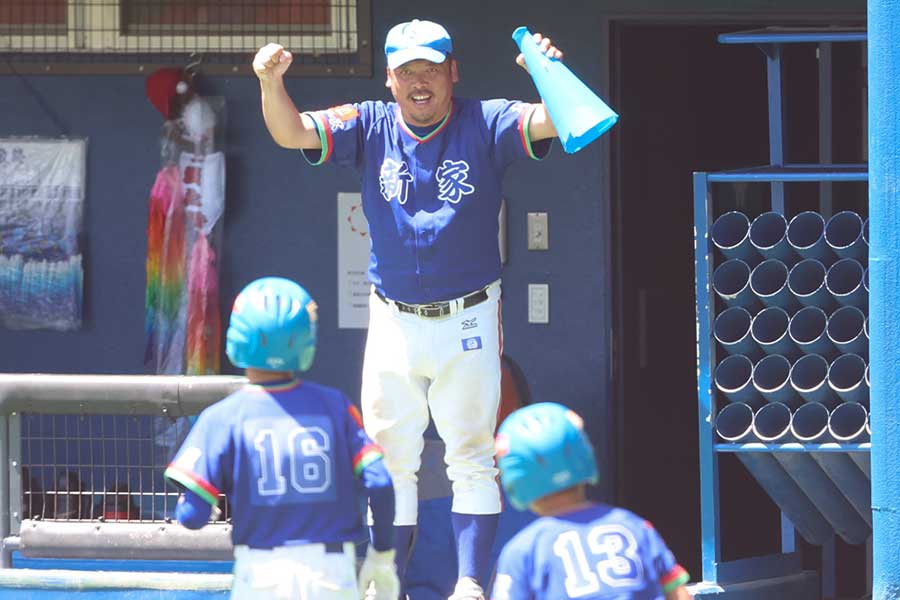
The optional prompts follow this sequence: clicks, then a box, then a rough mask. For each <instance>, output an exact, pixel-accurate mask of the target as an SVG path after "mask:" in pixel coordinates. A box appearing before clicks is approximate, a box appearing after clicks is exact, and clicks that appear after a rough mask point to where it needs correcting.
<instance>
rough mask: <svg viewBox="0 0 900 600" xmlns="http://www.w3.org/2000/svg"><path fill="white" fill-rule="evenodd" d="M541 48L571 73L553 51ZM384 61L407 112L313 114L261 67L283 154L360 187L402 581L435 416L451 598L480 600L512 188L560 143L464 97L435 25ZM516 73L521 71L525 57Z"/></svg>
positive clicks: (366, 391) (490, 519) (278, 53)
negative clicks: (505, 225)
mask: <svg viewBox="0 0 900 600" xmlns="http://www.w3.org/2000/svg"><path fill="white" fill-rule="evenodd" d="M535 39H536V41H538V43H539V44H540V48H541V50H542V51H543V52H544V53H545V54H547V55H548V56H550V57H553V58H561V56H562V53H561V52H560V51H559V50H558V49H557V48H555V47H553V46H552V45H551V42H550V40H549V39H548V38H542V37H541V36H540V34H535ZM385 55H386V57H387V69H386V75H387V80H386V82H385V85H386V86H387V87H388V88H390V90H391V93H392V94H393V97H394V100H395V101H396V102H391V103H384V102H381V101H365V102H360V103H355V104H345V105H342V106H337V107H333V108H330V109H327V110H320V111H312V112H303V113H301V112H299V111H298V110H297V108H296V107H295V105H294V103H293V101H292V100H291V98H290V97H289V95H288V93H287V91H286V89H285V86H284V82H283V75H284V73H285V71H287V69H288V67H289V66H290V64H291V61H292V56H291V53H290V52H289V51H287V50H286V49H284V48H283V47H282V46H280V45H278V44H268V45H267V46H265V47H263V48H262V49H260V51H259V52H258V53H257V55H256V57H255V59H254V61H253V68H254V71H255V72H256V75H257V76H258V77H259V80H260V86H261V91H262V110H263V116H264V118H265V122H266V126H267V127H268V129H269V132H270V134H271V135H272V138H273V139H274V140H275V142H276V143H278V144H279V145H280V146H283V147H285V148H299V149H302V150H303V155H304V156H305V157H306V159H307V160H308V161H309V162H310V164H312V165H320V164H323V163H325V162H328V161H331V162H335V163H337V164H339V165H344V166H349V167H353V168H355V169H357V170H358V171H359V174H360V177H361V182H362V202H363V208H364V211H365V215H366V219H367V220H368V222H369V229H370V233H371V240H372V249H371V258H370V263H369V272H368V274H369V279H370V280H371V283H372V294H371V297H370V300H369V332H368V338H367V342H366V352H365V359H364V365H363V377H362V398H361V400H362V410H363V419H364V422H365V427H366V430H367V432H368V433H369V435H370V436H371V437H372V438H373V439H374V440H375V442H376V443H377V444H379V445H380V446H381V447H382V448H383V449H384V453H385V462H386V465H387V468H388V470H389V472H390V474H391V476H392V478H393V480H394V486H395V490H396V517H395V521H394V523H395V525H396V526H397V555H398V572H399V573H400V575H401V579H402V576H403V571H404V569H405V564H406V561H407V559H408V556H409V551H410V550H411V548H412V544H413V540H414V538H415V535H414V534H415V525H416V520H417V508H418V500H417V490H416V472H417V471H418V469H419V464H420V455H421V452H422V449H423V447H424V439H423V433H424V431H425V429H426V427H427V426H428V423H429V413H430V415H431V418H433V420H434V423H435V426H436V427H437V431H438V434H439V435H440V436H441V438H442V440H443V441H444V444H445V445H446V455H445V460H446V463H447V475H448V477H449V479H450V480H451V481H452V484H453V507H452V511H453V513H452V524H453V531H454V534H455V537H456V547H457V553H458V556H459V580H458V582H457V585H456V589H455V591H454V594H453V596H452V597H451V598H452V599H453V600H463V599H472V600H482V599H483V597H484V593H483V591H482V588H483V587H485V586H486V584H487V579H488V577H489V573H488V572H486V570H487V568H488V567H489V565H490V550H491V545H492V543H493V540H494V536H495V532H496V528H497V522H498V516H499V513H500V508H501V507H500V494H499V490H498V487H497V482H496V476H497V469H496V468H495V466H494V445H493V434H494V429H495V425H496V415H497V409H498V405H499V400H500V372H501V371H500V355H501V352H502V344H503V334H502V328H501V322H500V271H501V263H500V255H499V249H498V244H497V228H498V213H499V210H500V203H501V183H502V179H503V174H504V172H505V170H506V168H507V167H508V166H509V165H510V163H512V162H513V161H514V160H517V159H522V158H529V157H530V158H534V159H540V158H543V157H544V156H545V155H546V154H547V152H548V151H549V148H550V139H551V138H553V137H555V136H556V130H555V128H554V126H553V123H552V122H551V121H550V117H549V114H548V112H547V110H546V109H545V107H544V105H543V104H527V103H523V102H518V101H508V100H482V101H479V100H469V99H463V98H456V97H454V96H453V86H454V84H455V83H457V82H458V80H459V74H458V70H457V63H456V60H454V58H453V44H452V41H451V39H450V35H449V34H448V33H447V30H446V29H444V27H442V26H441V25H438V24H437V23H432V22H429V21H419V20H414V21H411V22H408V23H401V24H399V25H396V26H395V27H393V28H392V29H391V30H390V31H389V32H388V35H387V39H386V42H385ZM517 62H518V63H519V64H520V65H521V66H524V60H523V58H522V57H521V55H520V56H519V57H518V58H517ZM542 140H544V141H543V142H541V141H542ZM539 142H541V143H539ZM401 597H403V595H402V594H401Z"/></svg>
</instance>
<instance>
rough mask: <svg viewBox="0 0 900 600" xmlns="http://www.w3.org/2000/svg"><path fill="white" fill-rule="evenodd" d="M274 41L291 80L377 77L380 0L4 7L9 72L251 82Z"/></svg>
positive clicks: (0, 54)
mask: <svg viewBox="0 0 900 600" xmlns="http://www.w3.org/2000/svg"><path fill="white" fill-rule="evenodd" d="M269 42H277V43H280V44H282V45H284V46H285V47H286V48H289V49H290V50H291V52H292V53H293V54H294V56H295V60H294V64H293V66H292V67H291V70H290V72H289V74H290V75H295V76H296V75H306V76H310V75H321V76H369V75H371V67H372V47H371V0H0V72H5V73H108V74H135V73H144V72H147V73H149V72H151V71H153V70H155V69H156V68H158V67H159V66H163V65H173V64H185V63H197V62H200V63H202V65H203V69H204V72H206V73H210V74H249V73H250V62H251V60H252V57H253V54H254V53H255V52H256V50H257V49H258V48H260V47H261V46H263V45H265V44H266V43H269Z"/></svg>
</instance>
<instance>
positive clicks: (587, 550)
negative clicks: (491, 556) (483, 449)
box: [491, 402, 691, 600]
mask: <svg viewBox="0 0 900 600" xmlns="http://www.w3.org/2000/svg"><path fill="white" fill-rule="evenodd" d="M497 457H498V461H499V466H500V477H501V481H502V482H503V488H504V489H505V490H506V494H507V496H508V497H509V499H510V502H511V503H512V505H513V506H514V507H516V508H518V509H519V510H525V509H526V508H528V509H530V510H531V511H532V512H534V513H536V514H538V515H539V516H540V518H539V519H537V520H536V521H533V522H532V523H531V524H529V525H528V526H527V527H525V529H523V530H522V531H520V532H519V533H517V534H516V536H515V537H513V539H511V540H510V541H509V542H508V543H507V544H506V546H505V547H504V548H503V551H502V552H501V553H500V560H499V561H498V564H497V578H496V581H495V582H494V588H493V591H492V594H491V598H492V600H564V599H566V598H579V599H582V600H610V599H613V598H615V599H616V600H690V598H691V595H690V593H688V591H687V588H686V587H685V586H684V584H685V583H687V581H688V574H687V572H686V571H685V570H684V569H683V568H682V567H681V566H680V565H679V564H678V563H677V562H675V557H674V556H673V555H672V553H671V552H670V551H669V549H668V548H667V547H666V544H665V542H663V540H662V538H661V537H660V536H659V534H658V533H657V532H656V530H655V529H654V528H653V526H652V525H651V524H650V523H648V522H647V521H645V520H644V519H642V518H640V517H638V516H637V515H635V514H633V513H631V512H629V511H627V510H625V509H622V508H617V507H614V506H606V505H604V504H597V503H594V502H590V501H589V500H588V499H587V496H586V494H585V485H586V484H587V483H596V482H597V463H596V460H595V458H594V450H593V448H592V447H591V443H590V440H588V437H587V435H586V434H585V433H584V430H583V428H582V421H581V417H579V416H578V415H577V414H575V413H574V412H573V411H571V410H569V409H567V408H566V407H564V406H562V405H560V404H555V403H552V402H542V403H539V404H532V405H530V406H526V407H525V408H521V409H519V410H517V411H515V412H514V413H512V414H511V415H510V416H509V417H508V418H507V419H506V420H505V421H504V422H503V424H502V425H500V431H499V433H498V434H497Z"/></svg>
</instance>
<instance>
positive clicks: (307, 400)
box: [209, 381, 364, 548]
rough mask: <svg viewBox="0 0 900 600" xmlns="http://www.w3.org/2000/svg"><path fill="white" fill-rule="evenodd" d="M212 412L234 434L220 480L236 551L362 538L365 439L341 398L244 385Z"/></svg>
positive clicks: (312, 387) (319, 391) (325, 390)
mask: <svg viewBox="0 0 900 600" xmlns="http://www.w3.org/2000/svg"><path fill="white" fill-rule="evenodd" d="M214 408H215V413H214V414H211V415H209V416H210V417H213V418H212V419H211V421H212V423H211V424H212V425H213V427H214V426H215V423H219V424H220V425H221V427H223V428H226V429H229V430H230V432H229V434H228V435H229V437H230V439H231V447H232V448H233V451H232V452H227V453H225V455H224V456H223V457H222V462H221V463H220V469H221V471H222V472H221V474H220V476H221V477H223V478H224V480H223V483H225V486H224V487H225V490H224V491H226V493H227V494H228V499H229V502H230V505H231V511H232V517H233V518H232V521H233V525H234V535H233V539H234V543H235V544H246V545H249V546H251V547H256V548H267V547H273V546H279V545H284V544H300V543H307V542H339V541H351V540H356V539H358V538H359V537H361V536H362V535H363V534H364V530H363V529H362V520H361V511H360V504H359V501H358V499H359V495H358V493H357V487H356V483H357V482H356V478H355V476H354V473H353V463H352V460H353V455H354V453H356V452H357V451H358V450H359V448H357V447H356V446H361V445H363V444H364V440H363V439H362V438H360V437H359V436H357V435H354V433H355V432H356V431H357V426H356V424H355V423H351V421H350V420H351V416H350V414H348V409H350V404H349V401H348V400H347V399H346V397H345V396H344V395H343V394H341V393H340V392H339V391H337V390H335V389H332V388H329V387H326V386H321V385H318V384H315V383H312V382H307V381H303V382H299V381H294V382H291V383H290V384H287V385H285V386H282V387H276V388H273V387H271V386H266V387H262V386H247V388H245V389H244V390H241V391H239V392H237V393H235V394H233V395H232V396H230V397H229V398H227V399H226V400H224V401H222V402H221V403H219V404H218V405H216V406H215V407H214ZM210 433H211V434H212V435H216V434H215V433H214V432H210ZM229 454H231V456H229Z"/></svg>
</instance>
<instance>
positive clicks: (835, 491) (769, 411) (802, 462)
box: [753, 403, 870, 544]
mask: <svg viewBox="0 0 900 600" xmlns="http://www.w3.org/2000/svg"><path fill="white" fill-rule="evenodd" d="M791 420H792V415H791V411H790V409H789V408H788V407H787V406H786V405H784V404H777V403H776V404H766V405H765V406H763V407H762V408H761V409H759V410H758V411H757V412H756V414H755V415H754V417H753V433H754V435H756V437H758V438H759V439H760V440H762V441H764V442H775V443H778V442H785V441H792V440H793V436H792V435H791ZM775 460H777V461H778V462H779V463H781V466H782V467H784V470H785V471H786V472H787V474H788V475H790V476H791V479H793V480H794V481H795V482H796V483H797V485H798V486H799V487H800V489H801V490H803V491H804V492H805V493H806V495H807V497H809V499H810V500H811V501H812V503H813V504H815V505H816V507H817V508H818V509H819V511H820V512H821V513H822V515H823V516H824V517H825V518H826V519H827V520H828V522H829V523H830V524H831V526H832V527H833V528H834V531H835V532H836V533H837V534H838V535H839V536H841V538H842V539H843V540H844V541H846V542H847V543H848V544H862V543H863V542H865V541H866V540H867V539H868V538H869V534H870V529H869V525H868V524H867V523H866V522H865V521H864V520H863V518H862V517H860V516H859V514H858V513H857V512H856V510H855V509H854V508H853V505H851V504H850V502H849V501H848V500H847V498H846V497H845V496H844V494H843V493H842V492H841V490H840V489H839V488H838V486H837V485H835V483H834V482H833V481H832V480H831V479H830V478H829V477H828V475H826V474H825V472H824V471H823V470H822V468H821V467H820V466H819V464H818V463H817V462H816V461H815V460H813V458H812V457H811V456H809V454H806V453H776V454H775Z"/></svg>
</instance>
